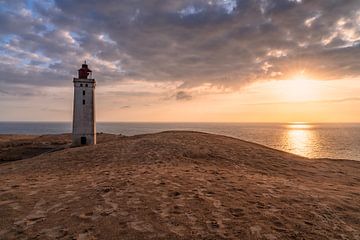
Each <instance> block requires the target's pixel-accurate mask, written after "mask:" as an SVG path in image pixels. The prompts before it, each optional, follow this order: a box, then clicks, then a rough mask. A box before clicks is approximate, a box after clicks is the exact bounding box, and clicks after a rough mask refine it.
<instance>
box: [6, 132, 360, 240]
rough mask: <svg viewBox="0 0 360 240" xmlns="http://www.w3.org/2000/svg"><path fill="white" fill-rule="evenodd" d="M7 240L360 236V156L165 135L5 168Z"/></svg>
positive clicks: (209, 137)
mask: <svg viewBox="0 0 360 240" xmlns="http://www.w3.org/2000/svg"><path fill="white" fill-rule="evenodd" d="M0 182H1V185H0V216H1V218H0V239H27V238H31V239H331V238H333V239H359V237H360V187H359V186H360V162H356V161H347V160H325V159H324V160H319V159H318V160H311V159H306V158H302V157H299V156H296V155H292V154H289V153H285V152H281V151H277V150H274V149H270V148H267V147H264V146H261V145H258V144H254V143H250V142H245V141H241V140H238V139H234V138H229V137H224V136H219V135H211V134H205V133H197V132H180V131H179V132H163V133H158V134H148V135H139V136H134V137H121V138H115V139H113V140H111V141H105V142H103V143H100V144H98V145H96V146H88V147H81V148H69V149H64V150H61V151H57V152H52V153H46V154H42V155H40V156H37V157H34V158H31V159H25V160H21V161H15V162H9V163H4V164H1V165H0Z"/></svg>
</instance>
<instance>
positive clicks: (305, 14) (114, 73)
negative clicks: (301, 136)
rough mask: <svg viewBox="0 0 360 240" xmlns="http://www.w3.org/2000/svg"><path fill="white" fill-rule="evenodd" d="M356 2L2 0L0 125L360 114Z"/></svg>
mask: <svg viewBox="0 0 360 240" xmlns="http://www.w3.org/2000/svg"><path fill="white" fill-rule="evenodd" d="M359 59H360V1H359V0H176V1H174V0H142V1H141V0H122V1H115V0H102V1H95V0H87V1H80V0H77V1H76V0H49V1H45V0H11V1H10V0H0V121H71V120H72V107H73V106H72V101H73V83H72V79H73V77H75V76H76V74H77V69H79V68H80V66H81V64H82V63H83V61H84V60H86V61H87V63H88V64H89V67H90V69H92V71H93V76H94V77H95V79H96V81H97V87H96V116H97V120H98V121H102V122H104V121H110V122H116V121H136V122H148V121H151V122H158V121H160V122H161V121H165V122H360V61H359Z"/></svg>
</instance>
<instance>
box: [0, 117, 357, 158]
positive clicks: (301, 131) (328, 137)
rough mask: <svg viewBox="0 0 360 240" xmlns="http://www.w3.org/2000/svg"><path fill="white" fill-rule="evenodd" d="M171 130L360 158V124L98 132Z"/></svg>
mask: <svg viewBox="0 0 360 240" xmlns="http://www.w3.org/2000/svg"><path fill="white" fill-rule="evenodd" d="M167 130H192V131H202V132H208V133H215V134H222V135H227V136H231V137H236V138H240V139H243V140H247V141H251V142H256V143H259V144H263V145H265V146H268V147H272V148H276V149H279V150H283V151H287V152H292V153H295V154H299V155H302V156H306V157H311V158H338V159H353V160H360V124H306V123H287V124H281V123H269V124H264V123H98V124H97V131H98V132H106V133H114V134H123V135H136V134H143V133H155V132H161V131H167ZM64 132H71V123H54V122H52V123H49V122H36V123H35V122H0V134H56V133H64Z"/></svg>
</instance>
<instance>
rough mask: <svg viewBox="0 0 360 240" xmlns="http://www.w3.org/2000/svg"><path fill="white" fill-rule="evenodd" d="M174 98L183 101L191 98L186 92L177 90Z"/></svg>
mask: <svg viewBox="0 0 360 240" xmlns="http://www.w3.org/2000/svg"><path fill="white" fill-rule="evenodd" d="M175 99H176V100H178V101H183V100H187V101H188V100H191V99H192V96H191V95H190V94H189V93H187V92H184V91H179V92H177V93H176V95H175Z"/></svg>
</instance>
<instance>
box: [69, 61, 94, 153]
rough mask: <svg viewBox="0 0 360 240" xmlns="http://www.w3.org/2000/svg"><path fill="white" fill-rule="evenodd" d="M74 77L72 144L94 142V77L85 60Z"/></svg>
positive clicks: (90, 143)
mask: <svg viewBox="0 0 360 240" xmlns="http://www.w3.org/2000/svg"><path fill="white" fill-rule="evenodd" d="M78 73H79V75H78V78H74V112H73V132H72V144H73V146H81V145H93V144H96V123H95V86H96V82H95V79H93V78H92V71H91V70H90V69H89V68H88V65H87V64H86V61H85V63H84V64H82V66H81V68H80V69H79V70H78Z"/></svg>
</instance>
